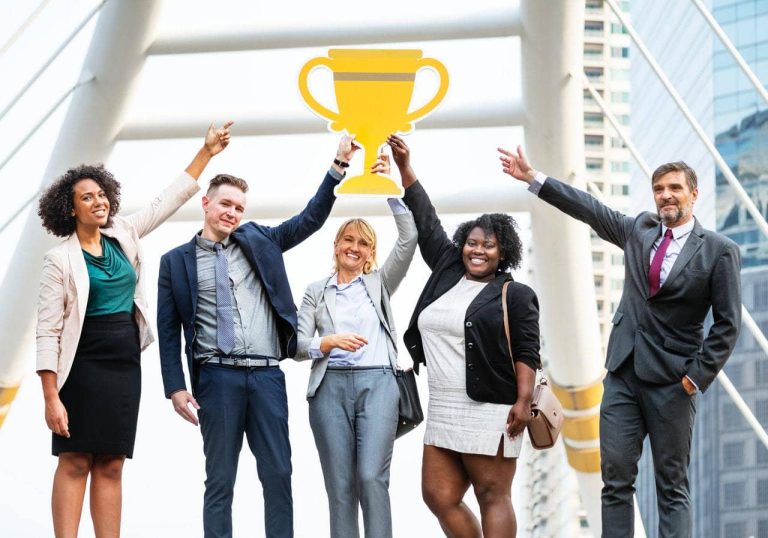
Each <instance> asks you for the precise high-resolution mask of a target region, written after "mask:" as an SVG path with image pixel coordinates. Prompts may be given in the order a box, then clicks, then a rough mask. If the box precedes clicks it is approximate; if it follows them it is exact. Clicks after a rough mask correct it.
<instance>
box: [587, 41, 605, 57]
mask: <svg viewBox="0 0 768 538" xmlns="http://www.w3.org/2000/svg"><path fill="white" fill-rule="evenodd" d="M602 57H603V46H602V45H601V44H600V43H584V58H587V59H595V58H602Z"/></svg>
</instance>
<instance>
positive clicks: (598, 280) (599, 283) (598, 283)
mask: <svg viewBox="0 0 768 538" xmlns="http://www.w3.org/2000/svg"><path fill="white" fill-rule="evenodd" d="M594 281H595V289H596V290H601V289H603V283H604V282H605V279H604V278H603V275H595V276H594Z"/></svg>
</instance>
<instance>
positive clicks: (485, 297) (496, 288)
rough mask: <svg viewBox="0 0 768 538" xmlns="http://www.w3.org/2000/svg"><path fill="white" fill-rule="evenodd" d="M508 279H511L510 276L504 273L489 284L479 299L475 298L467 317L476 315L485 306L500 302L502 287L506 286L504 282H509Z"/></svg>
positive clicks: (479, 295)
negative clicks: (492, 302)
mask: <svg viewBox="0 0 768 538" xmlns="http://www.w3.org/2000/svg"><path fill="white" fill-rule="evenodd" d="M507 278H509V275H508V274H507V273H504V274H501V275H499V276H497V277H496V278H495V279H494V280H492V281H491V282H489V283H488V285H487V286H485V287H484V288H483V289H482V291H481V292H480V293H479V294H478V295H477V297H475V300H474V301H472V302H471V303H470V305H469V308H467V313H466V317H469V316H471V315H472V314H474V313H475V312H476V311H477V310H478V309H479V308H480V307H482V306H483V305H485V304H487V303H489V302H491V301H496V300H499V297H501V287H502V286H503V285H504V281H505V280H507Z"/></svg>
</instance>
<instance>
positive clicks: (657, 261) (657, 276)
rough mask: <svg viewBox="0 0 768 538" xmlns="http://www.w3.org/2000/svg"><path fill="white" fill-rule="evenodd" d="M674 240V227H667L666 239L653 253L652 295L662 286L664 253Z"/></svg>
mask: <svg viewBox="0 0 768 538" xmlns="http://www.w3.org/2000/svg"><path fill="white" fill-rule="evenodd" d="M671 241H672V228H667V231H666V232H664V239H662V240H661V243H659V248H657V249H656V254H654V255H653V260H651V269H650V270H649V271H648V285H649V286H650V291H651V295H655V294H656V292H657V291H659V288H660V287H661V264H662V263H664V255H665V254H666V253H667V247H669V243H670V242H671Z"/></svg>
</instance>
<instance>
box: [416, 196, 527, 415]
mask: <svg viewBox="0 0 768 538" xmlns="http://www.w3.org/2000/svg"><path fill="white" fill-rule="evenodd" d="M403 201H404V202H405V203H406V205H407V206H408V208H409V209H410V210H411V212H412V213H413V216H414V219H415V220H416V228H417V229H418V231H419V249H420V251H421V256H422V258H424V261H425V262H426V263H427V265H428V266H429V268H430V269H431V270H432V275H431V276H430V277H429V280H427V284H426V286H424V290H423V291H422V292H421V296H420V297H419V300H418V302H417V303H416V309H415V310H414V312H413V315H412V316H411V321H410V323H409V325H408V330H406V331H405V334H404V335H403V341H404V342H405V345H406V347H407V348H408V352H409V353H410V354H411V357H412V358H413V369H414V370H415V371H416V372H417V373H418V371H419V363H425V364H426V360H425V357H424V347H423V344H422V341H421V333H420V332H419V327H418V320H419V315H420V314H421V312H422V311H423V310H424V309H425V308H426V307H427V306H429V305H430V304H432V303H433V302H434V301H435V300H437V299H438V298H439V297H440V296H442V295H443V294H444V293H445V292H447V291H448V290H449V289H451V288H452V287H453V286H455V285H456V283H457V282H458V281H459V280H461V278H462V277H463V276H464V274H465V272H466V270H465V268H464V263H463V261H462V259H461V249H460V248H457V247H456V246H455V245H454V244H453V242H452V241H451V240H450V239H449V238H448V235H447V234H446V233H445V230H444V229H443V227H442V225H441V224H440V219H439V218H438V217H437V213H436V212H435V208H434V207H433V206H432V203H431V202H430V200H429V196H428V195H427V193H426V191H424V189H423V188H422V186H421V183H419V182H416V183H414V184H413V185H411V186H410V187H408V188H407V189H406V190H405V196H404V197H403ZM507 280H512V277H511V276H510V275H509V274H508V273H502V272H499V273H498V274H497V275H496V278H495V279H494V280H493V281H492V282H490V283H488V285H487V286H486V287H485V288H483V290H482V291H481V292H480V294H479V295H478V296H477V297H476V298H475V300H474V301H472V303H471V304H470V305H469V308H467V313H466V316H465V318H464V355H465V357H466V363H467V395H468V396H469V397H470V398H472V399H473V400H476V401H479V402H491V403H500V404H509V405H512V404H514V403H515V401H516V400H517V380H516V378H515V374H514V370H513V369H512V360H511V358H510V356H509V352H508V351H507V340H506V336H505V334H504V324H503V319H504V317H503V311H502V308H501V289H502V286H503V284H504V282H505V281H507ZM507 306H508V309H509V328H510V335H511V339H512V354H513V355H514V357H515V362H521V363H523V364H526V365H528V366H530V367H531V368H533V369H538V368H541V358H540V356H539V301H538V299H537V298H536V294H535V293H534V292H533V290H532V289H531V288H529V287H528V286H526V285H525V284H520V283H517V282H511V283H510V286H509V290H508V294H507Z"/></svg>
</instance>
